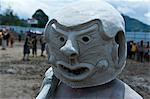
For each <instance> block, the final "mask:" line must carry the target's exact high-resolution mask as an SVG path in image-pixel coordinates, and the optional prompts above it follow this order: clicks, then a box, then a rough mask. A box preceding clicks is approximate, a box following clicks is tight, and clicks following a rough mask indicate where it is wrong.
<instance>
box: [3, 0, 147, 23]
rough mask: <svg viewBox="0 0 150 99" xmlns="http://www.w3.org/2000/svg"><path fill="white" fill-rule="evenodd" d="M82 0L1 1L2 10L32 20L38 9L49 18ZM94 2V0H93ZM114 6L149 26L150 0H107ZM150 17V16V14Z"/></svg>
mask: <svg viewBox="0 0 150 99" xmlns="http://www.w3.org/2000/svg"><path fill="white" fill-rule="evenodd" d="M74 1H80V0H0V6H1V8H0V10H1V11H4V9H6V8H8V7H9V6H10V7H11V8H12V9H13V10H14V12H15V13H16V14H17V15H18V16H19V17H21V18H31V17H32V15H33V13H34V12H35V11H36V10H37V9H42V10H43V11H44V12H45V13H46V14H47V15H48V16H49V17H50V16H51V15H52V13H53V12H55V11H56V10H57V9H59V8H60V7H61V6H63V5H64V4H66V3H71V2H74ZM92 1H93V0H92ZM105 1H108V2H109V3H110V4H112V5H113V6H114V7H115V8H116V9H118V11H120V12H121V13H123V14H126V15H128V16H130V17H133V18H136V19H139V20H141V21H143V22H145V23H147V24H150V22H148V21H147V20H149V19H148V18H149V17H147V14H146V13H147V12H150V6H149V4H150V0H105ZM148 15H149V14H148Z"/></svg>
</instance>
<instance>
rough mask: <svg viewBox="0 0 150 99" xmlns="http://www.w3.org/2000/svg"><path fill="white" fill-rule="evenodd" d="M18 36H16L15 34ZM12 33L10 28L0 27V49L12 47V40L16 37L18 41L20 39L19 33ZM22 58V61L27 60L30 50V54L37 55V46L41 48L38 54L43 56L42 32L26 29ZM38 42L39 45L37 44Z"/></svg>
mask: <svg viewBox="0 0 150 99" xmlns="http://www.w3.org/2000/svg"><path fill="white" fill-rule="evenodd" d="M16 34H17V35H18V36H17V35H16ZM16 34H15V33H13V31H11V30H10V29H7V28H3V29H0V45H1V46H2V47H1V50H7V48H13V45H14V42H15V40H16V39H18V41H19V42H21V40H22V36H21V34H18V33H16ZM23 42H24V44H23V60H24V61H29V60H30V59H29V55H30V50H32V56H33V57H36V56H37V48H41V53H40V55H41V56H42V57H45V56H44V54H43V53H44V51H45V45H46V42H45V39H44V36H43V35H42V34H40V35H38V34H36V33H32V32H30V31H28V32H27V33H25V40H24V41H23ZM38 42H39V43H40V46H38Z"/></svg>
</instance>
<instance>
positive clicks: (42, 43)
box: [40, 36, 46, 56]
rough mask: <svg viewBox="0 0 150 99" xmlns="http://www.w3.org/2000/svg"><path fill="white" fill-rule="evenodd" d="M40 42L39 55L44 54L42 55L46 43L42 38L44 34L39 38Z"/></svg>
mask: <svg viewBox="0 0 150 99" xmlns="http://www.w3.org/2000/svg"><path fill="white" fill-rule="evenodd" d="M40 44H41V56H44V55H43V52H44V51H45V44H46V41H45V39H44V36H42V37H41V38H40Z"/></svg>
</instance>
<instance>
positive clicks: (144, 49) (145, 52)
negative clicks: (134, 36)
mask: <svg viewBox="0 0 150 99" xmlns="http://www.w3.org/2000/svg"><path fill="white" fill-rule="evenodd" d="M127 57H128V58H130V59H134V60H136V61H140V62H146V61H148V62H149V61H150V45H149V41H147V42H144V41H143V40H141V41H140V42H134V41H128V42H127Z"/></svg>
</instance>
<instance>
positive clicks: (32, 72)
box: [0, 42, 150, 99]
mask: <svg viewBox="0 0 150 99" xmlns="http://www.w3.org/2000/svg"><path fill="white" fill-rule="evenodd" d="M22 46H23V43H18V42H17V43H15V45H14V47H13V48H7V50H1V47H0V99H35V97H36V96H37V94H38V91H39V88H40V85H41V82H42V79H43V75H44V73H45V71H46V70H47V69H48V68H49V65H48V64H47V58H46V57H45V58H44V57H40V50H38V56H37V57H32V56H30V59H31V61H26V62H25V61H22V56H23V54H22V50H23V48H22ZM119 78H120V79H122V80H123V81H124V82H126V83H127V84H128V85H130V86H131V87H132V88H133V89H134V90H135V91H137V92H138V93H139V94H140V95H142V96H143V97H144V99H150V64H149V63H148V62H147V63H146V62H145V63H140V62H136V61H132V60H127V65H126V67H125V69H124V70H123V72H122V73H121V75H119Z"/></svg>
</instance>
